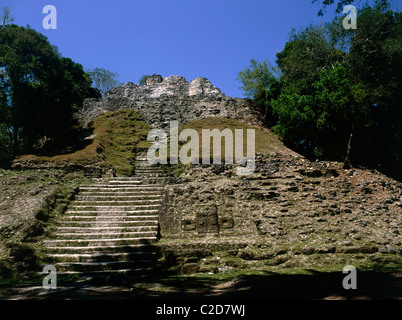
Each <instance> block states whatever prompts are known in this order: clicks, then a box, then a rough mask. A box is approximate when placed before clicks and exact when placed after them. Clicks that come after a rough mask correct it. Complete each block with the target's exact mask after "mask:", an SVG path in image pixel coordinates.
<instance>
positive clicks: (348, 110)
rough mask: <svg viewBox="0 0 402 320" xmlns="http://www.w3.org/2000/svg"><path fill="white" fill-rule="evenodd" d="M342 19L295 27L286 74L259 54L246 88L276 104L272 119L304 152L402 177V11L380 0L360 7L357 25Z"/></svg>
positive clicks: (244, 76) (281, 56)
mask: <svg viewBox="0 0 402 320" xmlns="http://www.w3.org/2000/svg"><path fill="white" fill-rule="evenodd" d="M342 20H343V16H341V17H336V18H335V19H334V20H333V21H332V22H331V23H328V24H326V25H318V26H317V25H310V26H308V27H307V28H305V29H303V30H298V31H296V30H293V31H292V32H291V35H290V38H289V41H288V42H287V43H286V45H285V48H284V49H283V50H282V51H281V52H279V53H278V54H277V61H276V63H277V66H278V69H279V75H278V76H275V73H273V72H272V70H274V69H275V68H274V67H271V66H270V67H268V64H267V63H266V62H264V63H259V62H257V61H254V60H252V62H251V66H250V67H249V68H248V69H246V70H244V71H242V72H240V73H239V80H240V81H241V82H242V83H243V87H242V89H243V90H244V91H245V93H246V95H247V96H251V97H253V98H254V99H255V100H256V101H257V102H258V103H259V104H260V105H263V106H264V107H263V108H265V109H266V110H268V111H270V110H272V111H271V114H269V113H268V115H267V118H268V119H271V120H270V121H269V122H268V123H269V124H271V126H272V127H273V130H274V131H275V132H276V133H277V134H279V135H280V136H281V137H282V138H283V140H284V141H285V142H286V144H287V145H289V146H290V147H292V148H294V149H296V151H298V152H300V153H302V154H303V155H305V156H308V157H311V158H319V159H330V160H338V161H345V162H346V164H348V163H349V161H350V160H351V161H352V163H355V164H360V165H369V166H371V167H374V168H378V169H381V170H382V171H383V172H385V173H387V174H390V175H393V176H394V177H397V178H399V179H401V178H402V168H401V167H400V161H401V159H402V124H401V121H400V119H401V116H402V78H401V71H402V70H401V69H402V46H401V44H402V15H401V13H399V12H393V11H391V10H390V9H389V6H388V5H387V4H384V1H377V2H376V5H375V6H374V7H370V6H365V7H363V8H362V9H361V10H360V11H359V15H358V28H357V29H356V30H345V29H344V28H343V26H342ZM273 77H274V78H273ZM267 79H269V82H267ZM273 84H274V85H273ZM278 91H279V92H278ZM262 92H263V93H264V94H263V95H262V94H261V93H262ZM262 96H263V97H265V99H264V98H263V99H262V98H261V97H262ZM267 106H268V107H267Z"/></svg>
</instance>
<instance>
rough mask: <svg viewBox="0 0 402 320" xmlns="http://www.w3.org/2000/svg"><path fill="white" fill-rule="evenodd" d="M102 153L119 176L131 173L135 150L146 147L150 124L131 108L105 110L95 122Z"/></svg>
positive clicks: (147, 145) (139, 150)
mask: <svg viewBox="0 0 402 320" xmlns="http://www.w3.org/2000/svg"><path fill="white" fill-rule="evenodd" d="M94 127H95V131H94V132H95V134H96V135H97V136H98V140H99V142H100V145H99V147H100V148H101V153H102V154H103V155H104V156H105V158H106V161H107V162H108V163H109V164H110V165H111V166H112V167H113V168H114V169H115V170H116V174H117V175H118V176H131V175H132V173H133V165H134V157H135V154H137V153H140V152H143V151H145V150H147V148H148V147H149V143H148V142H147V141H146V140H147V135H148V131H149V126H148V125H147V124H146V123H145V122H144V121H142V118H141V116H140V115H139V114H138V113H136V112H134V111H130V110H121V111H117V112H108V113H106V114H103V115H101V116H100V117H98V118H97V119H96V120H95V122H94Z"/></svg>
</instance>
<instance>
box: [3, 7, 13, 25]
mask: <svg viewBox="0 0 402 320" xmlns="http://www.w3.org/2000/svg"><path fill="white" fill-rule="evenodd" d="M13 21H14V18H13V17H12V16H11V10H10V8H9V7H4V8H3V13H2V14H1V15H0V25H5V24H7V23H10V22H13Z"/></svg>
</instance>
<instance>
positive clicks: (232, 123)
mask: <svg viewBox="0 0 402 320" xmlns="http://www.w3.org/2000/svg"><path fill="white" fill-rule="evenodd" d="M185 129H194V130H196V131H197V133H198V136H199V139H200V141H199V142H200V156H201V154H202V151H201V148H202V130H203V129H210V130H213V129H218V130H219V131H220V132H222V131H223V130H225V129H229V130H230V131H232V134H233V140H235V139H234V138H235V130H236V129H240V130H243V141H242V142H243V143H242V144H243V154H244V156H246V150H247V129H254V130H255V152H256V153H276V152H279V153H282V154H295V153H294V152H293V151H291V150H290V149H288V148H286V147H285V146H284V145H283V143H282V142H281V141H280V140H279V138H278V137H276V136H275V135H274V134H273V133H272V132H271V131H270V130H269V129H267V128H263V127H259V126H251V125H249V124H246V123H244V122H241V121H239V120H235V119H228V118H206V119H202V120H196V121H191V122H189V123H186V124H185V125H183V126H181V127H180V128H179V132H181V131H183V130H185ZM182 144H185V142H184V143H182ZM234 146H235V142H234V143H233V151H235V148H234ZM210 150H211V154H212V150H213V146H212V139H211V144H210ZM221 150H222V155H221V156H222V159H224V154H225V139H223V138H222V139H221Z"/></svg>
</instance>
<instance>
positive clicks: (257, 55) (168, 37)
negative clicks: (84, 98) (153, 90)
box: [0, 0, 402, 97]
mask: <svg viewBox="0 0 402 320" xmlns="http://www.w3.org/2000/svg"><path fill="white" fill-rule="evenodd" d="M395 2H396V8H397V9H399V10H400V9H401V7H402V5H401V4H402V0H397V1H395ZM45 5H54V6H55V7H56V9H57V19H58V20H57V30H45V29H44V28H43V27H42V21H43V18H44V17H45V16H46V14H43V13H42V9H43V7H44V6H45ZM3 6H9V7H10V8H11V11H12V14H13V16H14V18H15V22H14V23H16V24H18V25H22V26H26V25H30V26H31V27H32V28H33V29H35V30H37V31H38V32H40V33H42V34H44V35H46V36H47V37H48V39H49V41H50V43H51V44H53V45H56V46H57V47H58V49H59V51H60V53H61V54H62V55H63V56H64V57H69V58H71V59H73V60H74V61H76V62H78V63H81V64H82V65H83V66H84V68H85V69H88V68H95V67H102V68H106V69H109V70H111V71H114V72H118V73H119V74H120V76H121V78H120V80H121V81H122V82H129V81H131V82H135V83H137V82H138V79H139V78H140V76H141V75H143V74H152V73H158V74H161V75H163V76H165V77H166V76H169V75H182V76H184V77H185V78H186V79H187V80H188V81H190V80H192V79H194V78H196V77H207V78H208V79H209V80H210V81H211V82H212V84H214V85H215V86H217V87H218V88H220V89H221V90H222V91H223V92H224V93H225V94H226V95H228V96H232V97H242V96H243V93H242V91H241V90H239V88H238V87H239V86H240V83H239V82H238V81H236V76H237V72H239V71H240V70H242V69H244V68H246V67H247V66H248V65H249V61H250V60H251V59H252V58H254V59H257V60H263V59H268V60H269V61H271V62H274V61H275V55H276V52H278V51H281V50H282V49H283V47H284V45H285V43H286V41H287V39H288V35H289V32H290V30H291V29H292V28H293V27H296V28H298V27H305V26H307V25H308V24H309V23H311V22H314V23H319V22H326V21H328V20H331V19H332V18H333V17H334V10H335V7H334V6H332V7H329V8H328V12H327V13H326V15H325V16H324V17H318V16H317V12H318V10H319V8H320V5H319V4H318V3H316V4H312V3H311V0H271V1H269V0H146V1H138V0H114V1H106V0H80V1H78V0H68V1H67V0H45V1H42V0H0V7H3Z"/></svg>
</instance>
